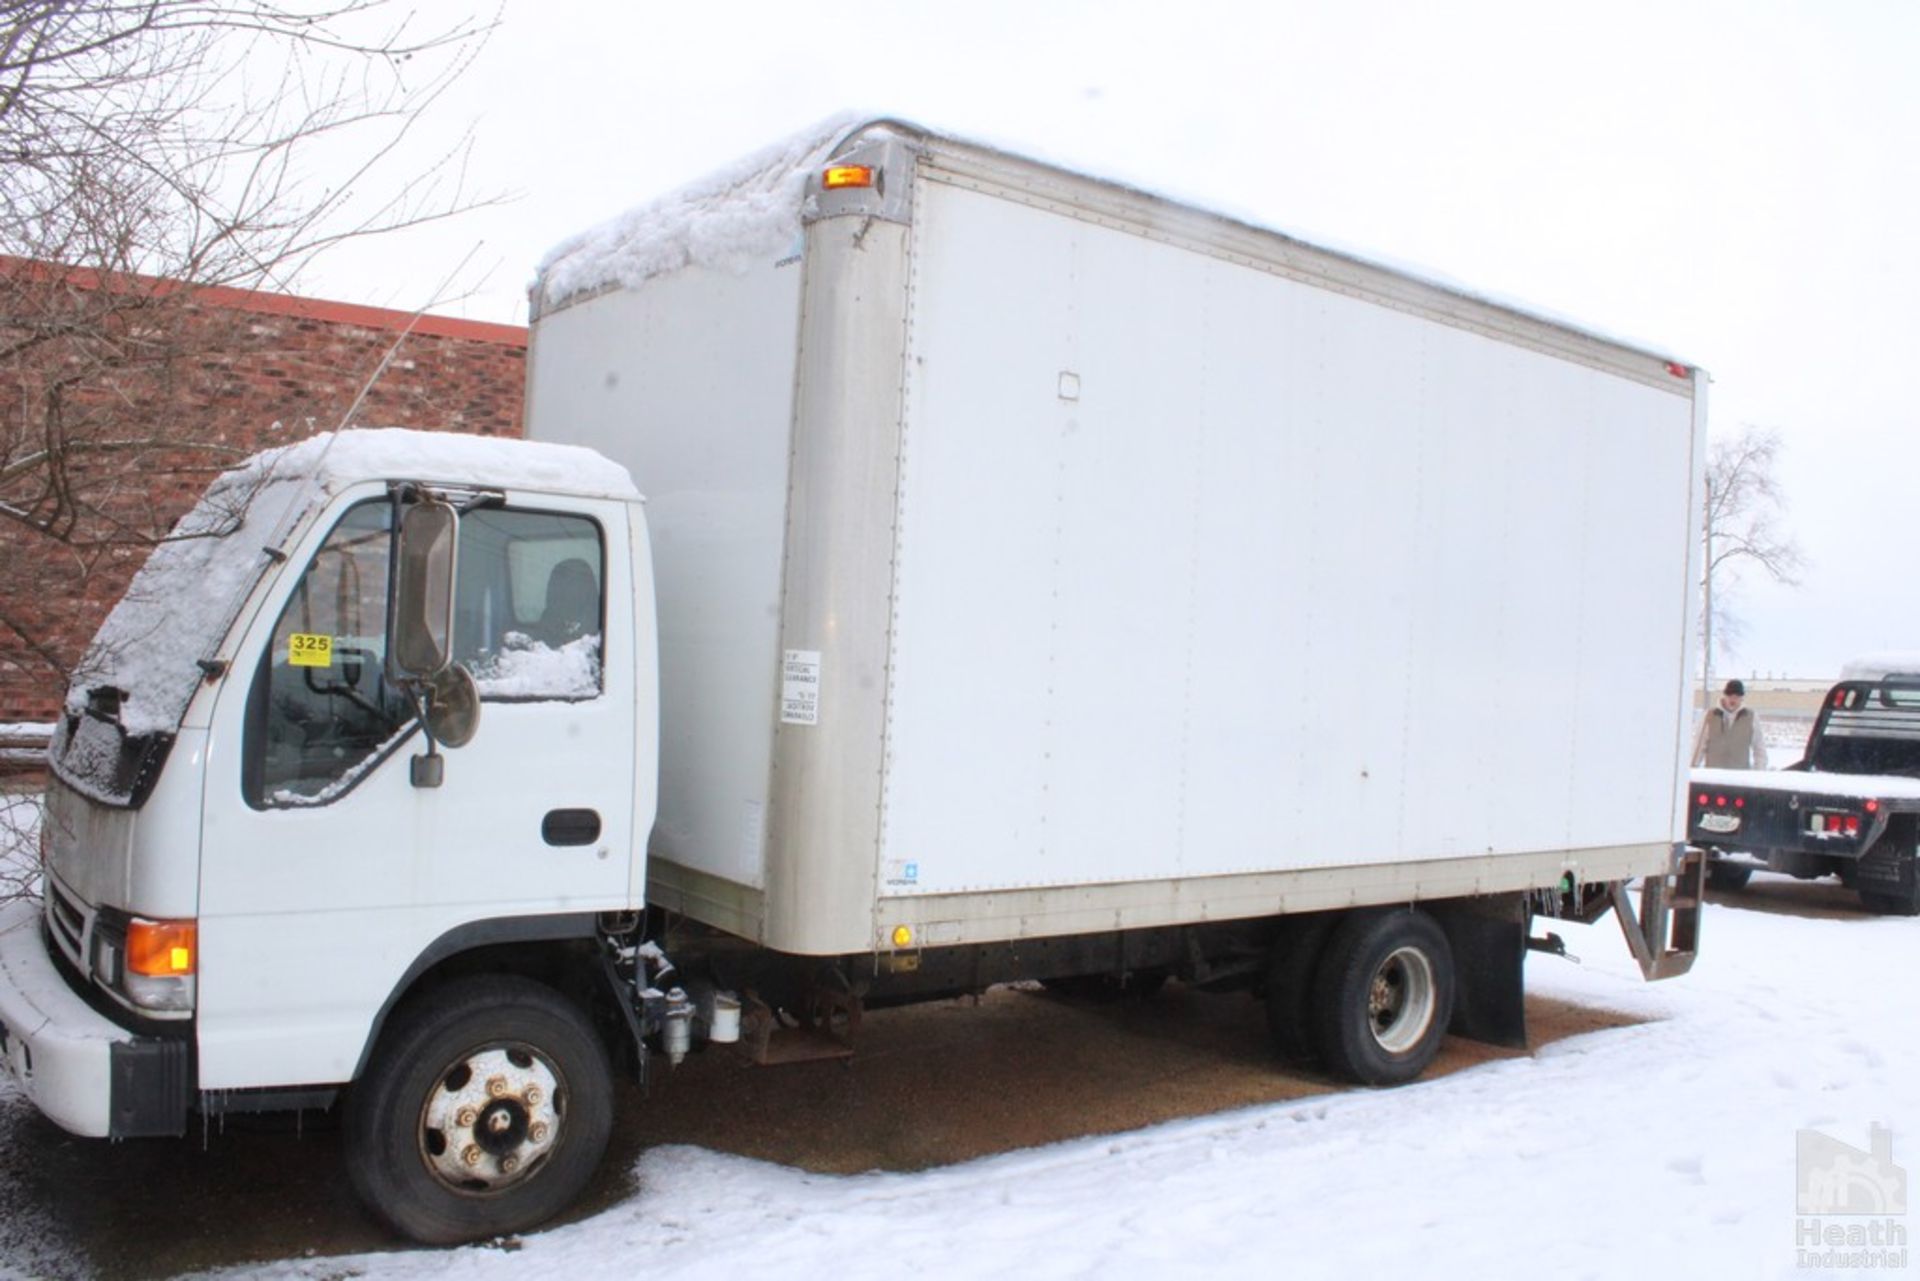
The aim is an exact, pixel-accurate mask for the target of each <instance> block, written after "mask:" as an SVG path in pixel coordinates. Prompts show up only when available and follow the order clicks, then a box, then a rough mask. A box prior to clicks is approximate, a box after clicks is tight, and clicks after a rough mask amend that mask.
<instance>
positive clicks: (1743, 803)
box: [1733, 796, 1747, 810]
mask: <svg viewBox="0 0 1920 1281" xmlns="http://www.w3.org/2000/svg"><path fill="white" fill-rule="evenodd" d="M1733 808H1735V809H1737V810H1743V809H1745V808H1747V798H1746V797H1744V796H1736V797H1734V798H1733Z"/></svg>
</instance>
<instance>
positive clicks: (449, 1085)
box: [419, 1044, 566, 1194]
mask: <svg viewBox="0 0 1920 1281" xmlns="http://www.w3.org/2000/svg"><path fill="white" fill-rule="evenodd" d="M565 1115H566V1098H565V1092H564V1090H563V1088H562V1087H561V1085H560V1080H559V1074H558V1073H557V1072H556V1071H555V1070H554V1067H553V1064H552V1063H551V1062H549V1061H548V1060H547V1058H546V1057H545V1056H544V1055H542V1054H541V1053H540V1052H539V1051H537V1050H535V1049H533V1048H532V1047H531V1046H526V1045H518V1044H515V1045H491V1046H486V1047H483V1048H481V1049H478V1050H475V1051H473V1052H471V1053H469V1054H467V1055H465V1056H463V1057H461V1058H459V1059H456V1060H454V1061H453V1062H452V1063H449V1064H448V1065H447V1067H446V1070H445V1071H443V1072H441V1073H440V1075H439V1076H437V1077H435V1078H434V1081H433V1085H432V1087H431V1088H430V1089H429V1090H428V1092H427V1097H426V1099H425V1100H424V1101H423V1102H422V1104H421V1106H420V1135H419V1142H420V1159H421V1160H422V1161H423V1162H425V1164H426V1167H427V1169H428V1171H429V1172H431V1173H432V1175H433V1177H434V1178H435V1179H437V1180H439V1182H440V1183H442V1184H443V1185H445V1186H446V1187H448V1188H451V1189H453V1190H455V1191H458V1192H468V1193H478V1194H488V1193H495V1192H503V1191H505V1190H506V1189H508V1188H510V1187H513V1186H514V1185H516V1184H519V1183H522V1182H525V1181H526V1180H527V1179H528V1178H530V1177H532V1175H533V1174H534V1173H535V1171H537V1170H538V1169H539V1168H540V1167H541V1165H542V1164H543V1163H544V1162H545V1161H546V1159H547V1157H549V1156H551V1155H552V1153H553V1150H554V1147H555V1145H556V1144H557V1143H558V1142H559V1139H560V1126H561V1124H562V1122H563V1120H564V1118H565Z"/></svg>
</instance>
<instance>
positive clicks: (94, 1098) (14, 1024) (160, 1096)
mask: <svg viewBox="0 0 1920 1281" xmlns="http://www.w3.org/2000/svg"><path fill="white" fill-rule="evenodd" d="M0 1065H4V1067H5V1068H6V1071H7V1074H8V1075H9V1076H11V1077H12V1078H13V1080H14V1081H15V1082H16V1083H17V1084H18V1085H19V1086H20V1088H21V1090H22V1091H24V1092H25V1094H26V1096H27V1097H28V1098H29V1099H30V1100H32V1102H33V1105H34V1106H35V1107H37V1108H39V1109H40V1111H42V1112H43V1113H45V1114H46V1116H47V1118H48V1119H49V1120H51V1121H53V1122H54V1123H55V1124H56V1125H58V1126H60V1127H61V1128H62V1129H64V1130H69V1131H71V1132H72V1133H74V1134H80V1135H86V1136H88V1137H90V1138H116V1139H124V1138H138V1137H143V1136H148V1135H177V1134H184V1133H185V1132H186V1122H187V1111H188V1107H189V1105H190V1102H191V1099H192V1076H191V1071H192V1043H191V1042H190V1041H189V1040H188V1039H187V1038H185V1037H153V1036H142V1035H140V1034H139V1033H137V1032H133V1031H129V1030H128V1029H126V1028H124V1027H121V1026H120V1025H119V1024H118V1023H115V1022H114V1021H113V1020H111V1019H109V1018H107V1017H106V1016H105V1015H103V1014H101V1013H100V1012H99V1011H97V1010H95V1009H94V1008H93V1007H92V1006H90V1005H88V1004H87V1002H86V1001H85V1000H84V999H82V998H81V997H80V996H79V994H77V993H76V992H74V990H73V989H72V988H71V987H69V986H68V985H67V981H66V979H65V978H64V977H63V976H62V975H61V973H60V971H59V970H58V969H56V968H55V966H54V962H53V958H52V957H50V956H49V955H48V954H47V949H46V945H45V943H44V942H43V941H42V937H41V928H40V913H39V910H38V905H37V904H34V903H30V902H29V903H10V904H8V905H6V906H5V907H0Z"/></svg>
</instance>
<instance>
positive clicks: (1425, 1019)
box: [1367, 947, 1434, 1054]
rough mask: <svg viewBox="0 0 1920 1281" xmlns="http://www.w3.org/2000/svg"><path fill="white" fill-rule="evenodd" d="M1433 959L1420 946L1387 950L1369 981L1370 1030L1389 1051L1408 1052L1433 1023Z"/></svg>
mask: <svg viewBox="0 0 1920 1281" xmlns="http://www.w3.org/2000/svg"><path fill="white" fill-rule="evenodd" d="M1433 995H1434V982H1433V962H1432V961H1431V960H1429V959H1428V958H1427V954H1426V953H1425V952H1423V951H1421V950H1420V949H1419V948H1417V947H1402V948H1396V949H1394V950H1393V951H1392V952H1390V953H1388V954H1387V958H1386V959H1385V960H1384V961H1382V962H1380V966H1379V968H1378V969H1376V970H1374V972H1373V979H1372V981H1371V982H1369V983H1368V985H1367V1030H1368V1031H1369V1032H1371V1033H1372V1034H1373V1039H1374V1042H1375V1044H1377V1045H1378V1046H1379V1047H1380V1048H1381V1049H1383V1050H1385V1051H1386V1052H1387V1053H1389V1054H1405V1053H1406V1052H1407V1051H1408V1050H1411V1049H1412V1048H1413V1047H1414V1046H1416V1045H1418V1044H1419V1043H1420V1041H1421V1039H1422V1038H1423V1037H1425V1036H1426V1034H1427V1031H1428V1029H1429V1028H1431V1027H1432V1026H1433V1013H1434V1001H1433Z"/></svg>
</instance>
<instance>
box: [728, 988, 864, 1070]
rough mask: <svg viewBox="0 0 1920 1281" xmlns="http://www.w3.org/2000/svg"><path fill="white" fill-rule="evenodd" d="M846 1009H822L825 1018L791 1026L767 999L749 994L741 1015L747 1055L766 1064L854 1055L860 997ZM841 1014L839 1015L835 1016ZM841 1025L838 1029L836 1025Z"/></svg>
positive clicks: (742, 1042)
mask: <svg viewBox="0 0 1920 1281" xmlns="http://www.w3.org/2000/svg"><path fill="white" fill-rule="evenodd" d="M844 1000H846V1001H847V1002H849V1003H850V1005H849V1008H847V1009H845V1010H834V1009H827V1010H823V1011H822V1013H823V1014H825V1017H824V1018H819V1019H814V1020H810V1021H809V1022H807V1023H803V1024H801V1025H800V1026H798V1027H788V1026H786V1025H784V1024H783V1023H781V1021H780V1017H779V1015H778V1014H776V1013H775V1012H774V1011H773V1010H772V1008H771V1007H769V1006H768V1005H767V1004H766V1002H764V1001H762V1000H760V999H759V998H758V997H756V996H753V995H751V994H749V995H748V996H747V998H746V1002H745V1005H746V1008H745V1010H744V1011H743V1013H742V1014H741V1017H740V1044H741V1047H742V1048H744V1049H745V1050H746V1052H747V1057H749V1058H751V1059H752V1060H753V1061H754V1062H755V1063H758V1064H760V1065H762V1066H765V1067H772V1066H774V1065H776V1064H781V1063H817V1062H820V1061H821V1060H823V1059H850V1058H852V1057H853V1034H854V1032H856V1031H857V1030H858V1029H859V1027H860V1013H861V1011H860V1008H859V1003H858V1000H857V998H852V997H847V998H844ZM836 1015H838V1017H836ZM836 1027H838V1028H839V1029H841V1030H839V1031H836V1030H835V1028H836Z"/></svg>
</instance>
